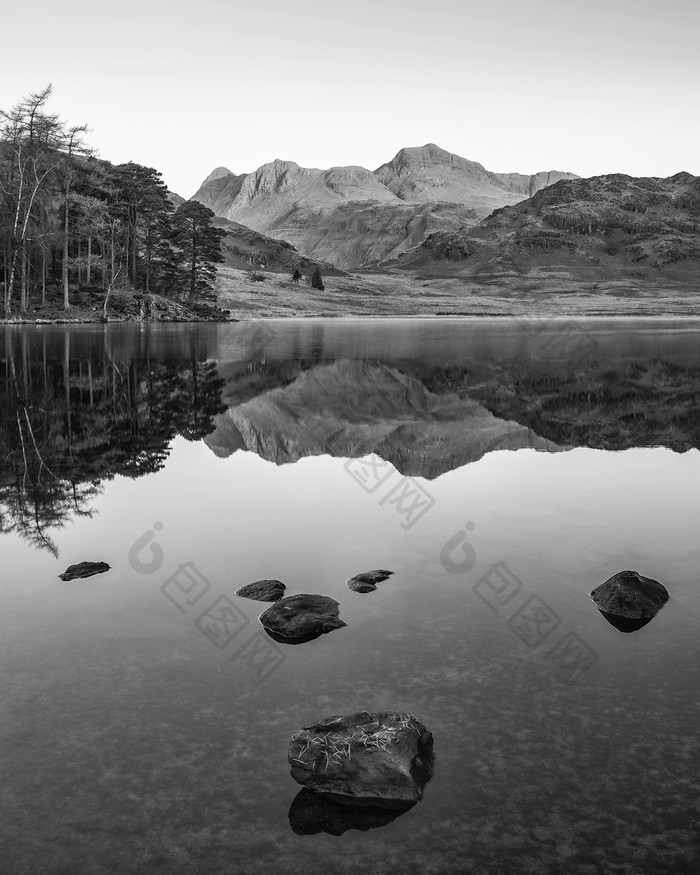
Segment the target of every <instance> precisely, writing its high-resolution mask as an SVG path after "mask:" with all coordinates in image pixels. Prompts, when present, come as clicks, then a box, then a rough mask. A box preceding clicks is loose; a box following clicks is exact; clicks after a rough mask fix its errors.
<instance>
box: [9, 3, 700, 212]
mask: <svg viewBox="0 0 700 875" xmlns="http://www.w3.org/2000/svg"><path fill="white" fill-rule="evenodd" d="M4 7H5V8H4V9H3V13H2V30H3V46H2V53H1V54H0V107H2V108H4V109H9V108H10V107H11V106H12V105H13V104H14V103H15V102H16V101H17V100H18V99H19V98H20V97H21V96H23V95H25V94H27V93H29V92H31V91H37V90H39V89H41V88H43V87H44V86H45V85H46V84H47V83H49V82H51V83H52V84H53V87H54V95H53V98H52V103H51V108H52V109H53V110H54V111H57V112H59V113H60V114H61V115H62V116H63V117H64V118H65V119H66V120H67V121H69V122H70V123H71V124H80V123H87V124H88V125H89V126H90V128H92V132H91V134H90V142H91V144H92V145H93V146H94V147H96V148H97V149H98V151H99V154H100V155H101V157H103V158H107V159H109V160H111V161H113V162H115V163H120V162H124V161H129V160H133V161H136V162H138V163H140V164H146V165H148V166H152V167H156V168H158V169H159V170H160V171H161V172H162V173H163V178H164V180H165V182H166V183H167V184H168V186H169V187H170V188H171V189H172V190H174V191H176V192H178V193H179V194H181V195H183V196H185V197H189V196H191V195H192V194H193V193H194V192H195V190H196V189H197V187H198V186H199V184H200V182H201V181H202V180H203V179H204V177H205V176H207V175H208V174H209V172H210V171H211V170H212V169H213V168H214V167H216V166H218V165H225V166H227V167H229V168H230V169H231V170H232V171H234V172H235V173H243V172H250V171H252V170H254V169H255V168H256V167H258V166H260V165H261V164H264V163H266V162H267V161H271V160H273V159H274V158H284V159H288V160H292V161H296V162H297V163H298V164H301V165H303V166H307V167H331V166H337V165H344V164H359V165H362V166H364V167H368V168H370V169H371V170H373V169H375V168H376V167H378V166H379V165H380V164H382V163H384V162H385V161H388V160H390V159H391V158H392V157H393V156H394V155H395V154H396V152H397V151H398V150H399V149H400V148H402V147H403V146H419V145H423V144H424V143H428V142H433V143H437V144H438V145H439V146H441V147H442V148H444V149H447V150H448V151H450V152H455V153H457V154H458V155H462V156H463V157H465V158H469V159H471V160H474V161H480V162H481V163H482V164H483V165H484V166H485V167H486V168H487V169H489V170H495V171H500V172H505V171H518V172H521V173H533V172H535V171H538V170H552V169H558V170H569V171H572V172H574V173H578V174H580V175H582V176H591V175H596V174H601V173H612V172H623V173H629V174H632V175H635V176H637V175H639V176H642V175H644V176H668V175H671V174H673V173H677V172H678V171H680V170H687V171H689V172H691V173H695V174H700V149H699V148H698V143H699V141H700V2H698V0H664V2H656V0H654V2H652V0H479V2H473V0H421V2H416V0H345V2H342V3H340V2H335V0H248V2H239V0H229V2H227V0H197V2H193V0H139V2H136V0H119V2H117V3H115V4H104V3H103V4H98V3H95V2H94V0H93V2H85V0H62V2H56V0H51V2H46V0H33V2H31V3H19V2H17V3H10V2H8V3H6V4H4Z"/></svg>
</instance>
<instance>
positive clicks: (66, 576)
mask: <svg viewBox="0 0 700 875" xmlns="http://www.w3.org/2000/svg"><path fill="white" fill-rule="evenodd" d="M105 571H109V565H107V563H106V562H78V564H77V565H69V566H68V568H66V570H65V571H64V572H63V574H59V575H58V576H59V577H60V578H61V580H76V579H77V578H79V577H92V576H93V574H103V573H104V572H105Z"/></svg>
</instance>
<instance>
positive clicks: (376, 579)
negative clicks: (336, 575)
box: [347, 568, 394, 592]
mask: <svg viewBox="0 0 700 875" xmlns="http://www.w3.org/2000/svg"><path fill="white" fill-rule="evenodd" d="M393 573H394V572H393V571H384V570H383V569H381V568H380V569H377V570H376V571H365V572H363V573H362V574H356V575H355V576H354V577H351V578H350V579H349V580H348V581H347V584H348V587H349V588H350V589H351V590H353V592H374V591H375V589H376V588H377V584H378V583H381V582H382V581H383V580H386V579H387V578H389V577H391V575H392V574H393Z"/></svg>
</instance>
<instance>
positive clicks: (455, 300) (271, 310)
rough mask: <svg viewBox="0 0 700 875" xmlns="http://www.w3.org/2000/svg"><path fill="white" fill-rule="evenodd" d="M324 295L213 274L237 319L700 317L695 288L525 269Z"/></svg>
mask: <svg viewBox="0 0 700 875" xmlns="http://www.w3.org/2000/svg"><path fill="white" fill-rule="evenodd" d="M323 282H324V285H325V289H324V291H317V290H316V289H312V288H311V287H310V286H309V285H308V284H305V283H304V281H302V282H300V283H299V284H298V285H295V284H294V283H293V282H292V281H291V278H290V277H289V276H287V275H286V274H275V273H266V274H265V280H264V281H263V282H252V281H251V280H250V279H249V276H248V274H247V272H245V271H239V270H234V269H231V268H220V269H219V306H220V307H223V308H224V309H226V310H230V312H231V316H232V317H234V318H236V319H251V318H259V317H283V316H450V315H452V316H460V315H463V316H507V315H531V316H541V317H544V316H555V315H556V316H700V289H698V288H696V287H690V286H683V287H681V286H675V285H672V284H670V283H669V282H664V281H656V282H654V281H647V282H642V281H639V280H631V279H630V280H625V279H614V280H610V279H608V280H606V279H605V278H600V279H598V280H596V281H592V280H588V281H585V282H584V281H581V280H577V279H574V278H572V277H571V276H570V275H568V274H566V273H553V272H551V271H530V272H529V273H528V274H526V275H515V274H513V273H503V274H501V275H493V274H491V275H488V276H484V277H472V278H469V279H463V278H458V277H437V276H416V275H414V274H407V273H406V272H405V271H400V270H391V271H383V272H381V273H371V272H358V273H356V274H353V275H349V276H341V277H332V276H329V277H324V278H323Z"/></svg>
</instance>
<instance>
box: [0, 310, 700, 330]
mask: <svg viewBox="0 0 700 875" xmlns="http://www.w3.org/2000/svg"><path fill="white" fill-rule="evenodd" d="M321 319H324V320H332V321H334V322H338V321H342V320H354V321H365V322H369V321H391V320H396V319H410V320H412V321H420V320H425V321H428V320H429V321H439V320H451V321H457V320H465V321H466V320H484V321H486V320H498V321H500V320H544V319H546V320H548V321H552V322H571V321H572V320H583V319H596V320H601V321H602V320H605V321H611V320H620V321H628V320H643V321H652V320H658V321H665V322H683V323H688V322H698V323H700V309H699V311H698V312H697V313H662V312H659V313H650V312H649V311H640V312H638V313H634V312H628V313H605V312H600V311H596V312H591V313H585V312H584V313H561V312H532V313H507V312H502V313H492V312H477V313H394V314H388V313H378V314H377V315H376V316H375V315H372V314H368V313H342V314H340V313H313V314H297V313H290V314H286V315H282V314H275V315H262V314H261V315H259V316H258V315H250V316H247V317H245V318H236V317H229V318H227V319H154V320H151V319H148V320H144V319H110V320H108V321H107V322H105V321H103V320H102V319H70V318H67V319H21V318H12V319H0V325H5V326H13V325H17V326H25V325H33V326H39V327H41V326H51V325H104V326H105V327H109V326H114V325H141V326H143V327H145V326H157V325H230V324H245V323H249V322H286V321H304V322H305V321H313V320H321Z"/></svg>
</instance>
